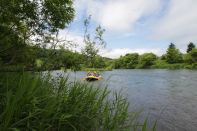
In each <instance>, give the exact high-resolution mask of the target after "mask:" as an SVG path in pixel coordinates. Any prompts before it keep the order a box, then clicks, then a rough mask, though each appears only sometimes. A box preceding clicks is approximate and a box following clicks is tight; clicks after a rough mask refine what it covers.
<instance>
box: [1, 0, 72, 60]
mask: <svg viewBox="0 0 197 131" xmlns="http://www.w3.org/2000/svg"><path fill="white" fill-rule="evenodd" d="M73 18H74V8H73V2H72V0H0V30H1V31H0V58H2V59H3V62H4V63H14V61H15V59H16V58H17V57H19V56H23V55H24V54H23V53H24V51H22V47H24V45H26V44H28V45H30V43H32V42H34V43H37V44H41V43H48V42H49V40H50V39H49V38H50V37H52V36H53V34H55V33H56V32H58V30H59V29H63V28H65V27H66V26H67V25H68V24H69V23H70V22H71V21H72V19H73ZM4 57H7V58H4Z"/></svg>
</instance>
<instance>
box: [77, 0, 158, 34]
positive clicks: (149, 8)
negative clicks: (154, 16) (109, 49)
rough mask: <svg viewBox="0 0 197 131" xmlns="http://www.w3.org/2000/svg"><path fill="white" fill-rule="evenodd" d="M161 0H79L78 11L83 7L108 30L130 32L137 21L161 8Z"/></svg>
mask: <svg viewBox="0 0 197 131" xmlns="http://www.w3.org/2000/svg"><path fill="white" fill-rule="evenodd" d="M160 4H161V0H149V1H148V2H147V0H105V1H102V0H94V1H93V0H77V1H76V2H75V5H76V8H77V10H78V11H81V10H82V9H83V8H84V9H85V10H86V11H87V15H88V14H91V15H92V18H93V20H94V21H96V22H97V23H98V24H101V25H102V26H103V27H104V28H105V29H107V30H108V31H117V32H128V31H131V30H132V29H133V27H134V26H135V24H136V23H137V21H138V20H139V19H140V18H141V17H144V16H146V15H149V14H151V13H154V11H156V10H158V9H160Z"/></svg>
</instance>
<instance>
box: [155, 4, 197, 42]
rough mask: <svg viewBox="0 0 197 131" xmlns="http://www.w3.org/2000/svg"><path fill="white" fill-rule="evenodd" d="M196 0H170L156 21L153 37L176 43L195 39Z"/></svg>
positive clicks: (196, 33) (196, 27) (196, 31)
mask: <svg viewBox="0 0 197 131" xmlns="http://www.w3.org/2000/svg"><path fill="white" fill-rule="evenodd" d="M196 7H197V0H171V1H170V3H169V8H168V10H166V13H165V14H164V16H163V17H162V18H161V19H160V20H159V21H157V23H156V25H155V27H154V28H155V29H154V33H153V37H154V38H156V39H159V40H161V39H162V40H170V41H173V42H177V44H179V43H180V44H183V43H184V45H185V44H186V43H188V42H189V41H196V40H197V37H196V36H197V13H196V12H197V8H196Z"/></svg>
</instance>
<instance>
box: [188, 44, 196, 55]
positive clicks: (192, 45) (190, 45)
mask: <svg viewBox="0 0 197 131" xmlns="http://www.w3.org/2000/svg"><path fill="white" fill-rule="evenodd" d="M193 48H195V45H194V43H192V42H190V43H189V44H188V46H187V53H189V52H190V51H191V50H192V49H193Z"/></svg>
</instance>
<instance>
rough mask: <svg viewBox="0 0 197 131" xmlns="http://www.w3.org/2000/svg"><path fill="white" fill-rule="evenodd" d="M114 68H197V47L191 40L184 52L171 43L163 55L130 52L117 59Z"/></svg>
mask: <svg viewBox="0 0 197 131" xmlns="http://www.w3.org/2000/svg"><path fill="white" fill-rule="evenodd" d="M114 68H116V69H120V68H124V69H136V68H197V48H196V46H195V44H193V43H192V42H190V43H189V44H188V48H187V53H186V54H183V53H181V52H180V51H179V49H177V48H176V46H175V44H173V43H171V44H170V45H169V47H168V49H167V51H166V53H165V54H164V55H162V56H161V57H159V56H157V55H156V54H154V53H144V54H142V55H139V54H138V53H128V54H126V55H125V56H121V57H120V58H119V59H116V60H115V62H114Z"/></svg>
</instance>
